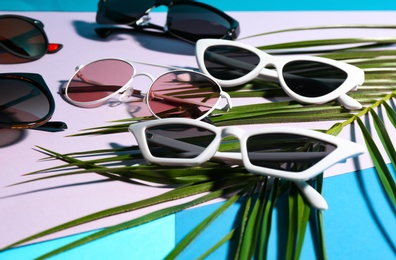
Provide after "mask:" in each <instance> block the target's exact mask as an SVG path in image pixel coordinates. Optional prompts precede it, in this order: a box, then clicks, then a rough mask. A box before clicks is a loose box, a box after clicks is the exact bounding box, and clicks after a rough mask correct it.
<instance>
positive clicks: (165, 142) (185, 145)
mask: <svg viewBox="0 0 396 260" xmlns="http://www.w3.org/2000/svg"><path fill="white" fill-rule="evenodd" d="M146 138H147V142H148V145H149V149H150V152H151V154H152V155H153V156H155V157H160V158H194V157H197V156H198V155H199V154H201V153H202V152H203V151H204V150H205V148H206V147H208V146H209V145H210V143H211V142H212V141H213V139H214V138H215V133H213V132H211V131H209V130H206V129H204V128H200V127H194V126H189V125H182V124H172V125H166V126H155V127H150V128H148V129H147V130H146Z"/></svg>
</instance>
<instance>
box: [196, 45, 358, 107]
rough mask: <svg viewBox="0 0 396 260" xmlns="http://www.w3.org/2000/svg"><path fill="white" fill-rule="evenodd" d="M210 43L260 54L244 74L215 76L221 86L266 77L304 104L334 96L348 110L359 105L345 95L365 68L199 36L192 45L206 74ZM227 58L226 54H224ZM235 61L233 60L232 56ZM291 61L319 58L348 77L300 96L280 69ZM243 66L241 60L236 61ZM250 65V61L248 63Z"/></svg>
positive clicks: (314, 60) (314, 102) (240, 83)
mask: <svg viewBox="0 0 396 260" xmlns="http://www.w3.org/2000/svg"><path fill="white" fill-rule="evenodd" d="M212 46H231V47H237V48H241V49H245V50H248V51H250V52H252V53H254V54H256V55H257V56H258V57H259V58H260V61H259V64H257V66H256V67H255V68H253V69H252V70H251V71H250V72H249V73H247V74H246V75H244V76H242V77H240V78H237V79H232V80H221V79H217V78H216V81H217V82H218V83H219V84H220V86H222V87H223V88H225V87H233V86H238V85H242V84H245V83H247V82H249V81H251V80H253V79H255V78H257V77H258V78H260V79H263V80H267V81H272V82H278V83H280V85H281V87H282V89H283V90H284V91H285V92H286V94H287V95H288V96H290V97H291V98H293V99H295V100H297V101H299V102H301V103H304V104H324V103H327V102H329V101H331V100H335V99H337V100H338V101H339V102H340V103H341V104H342V105H343V106H344V107H346V108H347V109H350V110H354V109H361V108H362V105H361V104H360V103H359V102H358V101H357V100H355V99H353V98H351V97H350V96H348V95H347V94H346V93H348V92H349V91H356V90H357V88H358V87H359V86H361V85H362V84H363V83H364V71H363V70H362V69H360V68H358V67H356V66H353V65H351V64H348V63H345V62H341V61H337V60H332V59H328V58H323V57H317V56H309V55H279V56H275V55H270V54H268V53H266V52H264V51H261V50H259V49H257V48H255V47H253V46H251V45H248V44H245V43H241V42H237V41H231V40H222V39H201V40H198V41H197V43H196V48H195V58H196V61H197V63H198V67H199V69H200V70H201V71H202V72H203V73H204V74H206V75H210V76H212V75H211V74H210V73H209V71H208V70H207V69H206V66H205V62H204V54H205V51H206V49H207V48H209V47H212ZM223 58H226V57H223ZM232 61H233V63H235V60H232ZM290 61H313V62H321V63H325V64H328V65H331V66H334V67H336V68H339V69H341V70H343V71H344V72H346V73H347V78H346V80H345V81H344V83H343V84H341V86H339V87H338V88H337V89H335V90H334V91H332V92H330V93H328V94H326V95H323V96H320V97H305V96H301V95H299V94H297V93H295V92H294V91H292V90H291V89H290V88H289V87H288V86H287V84H286V82H285V80H284V78H283V76H282V73H280V72H282V71H283V67H284V65H285V64H287V63H288V62H290ZM239 65H240V66H242V64H239ZM268 65H272V66H274V67H275V69H276V70H271V69H267V68H266V66H268ZM251 66H252V65H251ZM212 77H213V76H212Z"/></svg>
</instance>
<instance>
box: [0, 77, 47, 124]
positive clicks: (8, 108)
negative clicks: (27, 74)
mask: <svg viewBox="0 0 396 260" xmlns="http://www.w3.org/2000/svg"><path fill="white" fill-rule="evenodd" d="M0 93H1V94H0V123H2V124H9V125H12V124H18V123H27V124H28V123H34V122H38V121H41V120H42V119H44V118H47V117H48V116H49V113H50V109H51V108H50V101H49V98H48V97H47V95H46V94H45V93H44V92H43V91H42V90H41V89H39V88H38V87H37V86H35V85H33V84H31V83H29V82H27V81H22V80H18V79H11V78H8V79H4V78H2V79H0Z"/></svg>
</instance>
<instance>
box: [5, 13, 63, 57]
mask: <svg viewBox="0 0 396 260" xmlns="http://www.w3.org/2000/svg"><path fill="white" fill-rule="evenodd" d="M1 19H19V20H23V21H25V22H27V23H29V24H31V25H32V26H33V27H34V28H35V29H37V31H38V32H39V33H40V34H42V36H43V38H44V44H45V51H44V52H43V53H41V54H39V55H36V56H31V57H27V56H24V55H21V54H19V53H18V52H15V51H13V50H12V49H9V48H7V46H5V45H4V44H3V43H2V41H3V40H1V39H0V49H3V50H5V51H6V52H8V53H9V54H11V55H13V56H15V57H17V58H20V59H22V60H23V61H33V60H38V59H40V58H41V57H43V56H44V55H45V54H52V53H56V52H58V51H59V50H60V49H62V47H63V45H62V44H59V43H56V44H51V43H49V40H48V37H47V34H46V33H45V31H44V24H43V23H42V22H41V21H40V20H37V19H33V18H30V17H26V16H22V15H14V14H6V15H0V20H1ZM51 45H53V46H54V47H53V46H51ZM50 46H51V47H50ZM0 63H1V61H0Z"/></svg>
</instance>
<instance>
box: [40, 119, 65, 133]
mask: <svg viewBox="0 0 396 260" xmlns="http://www.w3.org/2000/svg"><path fill="white" fill-rule="evenodd" d="M33 129H35V130H41V131H47V132H60V131H63V130H66V129H67V125H66V123H65V122H61V121H49V122H47V123H45V124H43V125H41V126H39V127H36V128H33Z"/></svg>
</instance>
